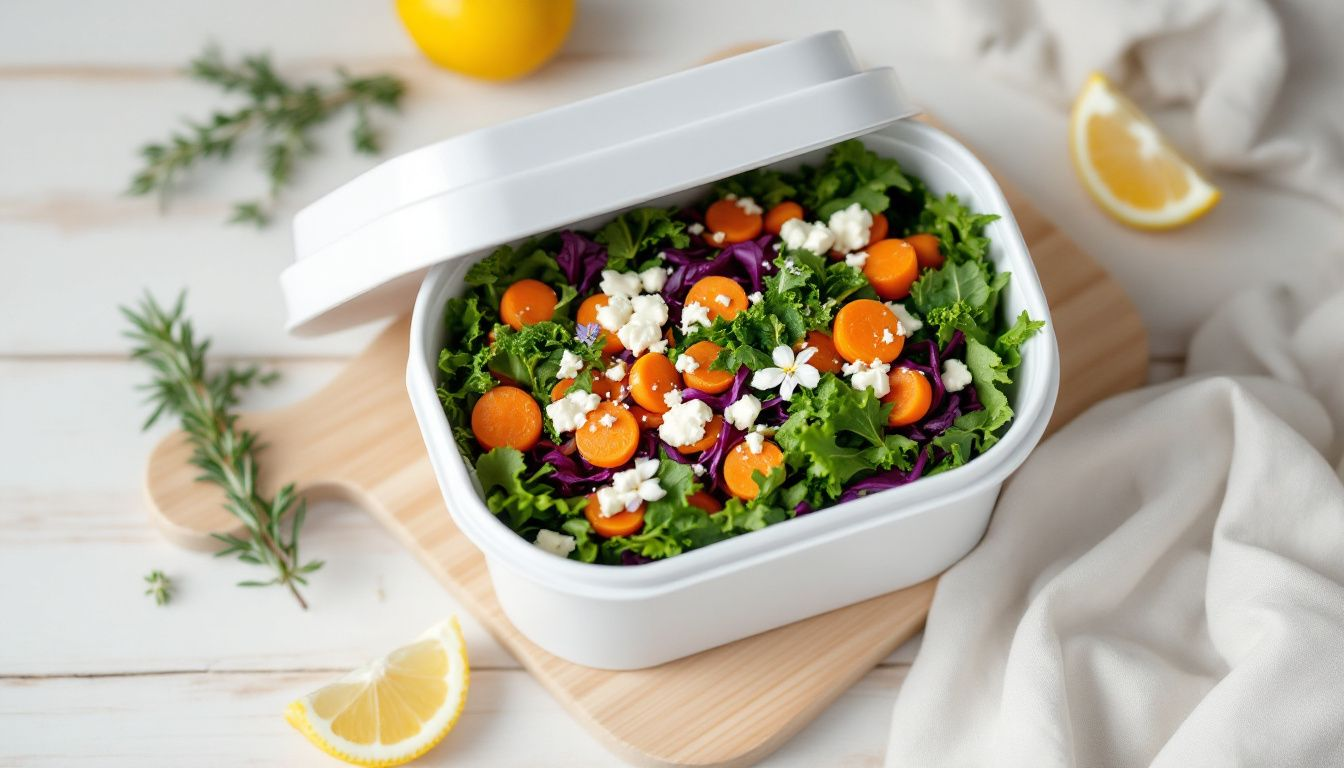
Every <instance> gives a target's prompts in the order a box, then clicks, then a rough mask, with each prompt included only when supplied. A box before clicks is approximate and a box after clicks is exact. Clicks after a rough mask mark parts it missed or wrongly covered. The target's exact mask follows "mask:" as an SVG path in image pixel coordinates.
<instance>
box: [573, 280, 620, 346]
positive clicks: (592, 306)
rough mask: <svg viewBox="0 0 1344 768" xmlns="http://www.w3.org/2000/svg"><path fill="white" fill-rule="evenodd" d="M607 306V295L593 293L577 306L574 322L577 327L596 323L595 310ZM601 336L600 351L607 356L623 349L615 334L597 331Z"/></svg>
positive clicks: (603, 329)
mask: <svg viewBox="0 0 1344 768" xmlns="http://www.w3.org/2000/svg"><path fill="white" fill-rule="evenodd" d="M605 306H607V294H605V293H594V294H593V295H592V296H589V297H588V298H586V299H584V300H583V303H582V304H580V305H579V311H578V312H577V313H575V316H574V318H575V320H577V321H578V323H579V325H590V324H592V323H596V322H597V310H599V309H601V308H603V307H605ZM598 332H599V333H601V334H602V351H603V352H605V353H606V354H608V355H614V354H616V353H617V352H620V351H621V350H622V349H624V348H625V347H624V346H623V345H622V344H621V340H620V339H618V338H616V334H614V333H612V332H611V331H608V330H607V329H606V328H602V329H600V330H599V331H598Z"/></svg>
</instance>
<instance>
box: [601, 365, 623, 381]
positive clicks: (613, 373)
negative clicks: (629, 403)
mask: <svg viewBox="0 0 1344 768" xmlns="http://www.w3.org/2000/svg"><path fill="white" fill-rule="evenodd" d="M605 375H606V377H607V378H608V379H609V380H611V381H621V380H622V379H624V378H625V361H624V360H617V361H616V362H615V363H613V364H612V366H611V367H610V368H608V369H607V372H606V374H605Z"/></svg>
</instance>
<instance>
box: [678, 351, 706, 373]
mask: <svg viewBox="0 0 1344 768" xmlns="http://www.w3.org/2000/svg"><path fill="white" fill-rule="evenodd" d="M673 366H674V367H675V368H676V369H677V370H678V371H680V372H682V373H695V372H696V371H698V370H700V363H699V362H698V361H697V360H696V359H695V358H694V357H691V356H690V355H688V354H686V353H685V352H683V353H681V354H680V355H679V356H678V357H677V362H676V363H674V364H673Z"/></svg>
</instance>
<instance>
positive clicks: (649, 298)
mask: <svg viewBox="0 0 1344 768" xmlns="http://www.w3.org/2000/svg"><path fill="white" fill-rule="evenodd" d="M630 307H631V309H632V310H633V313H632V314H631V316H630V319H631V320H642V321H644V322H646V323H653V324H654V325H663V324H664V323H666V322H667V302H665V301H663V297H662V296H659V295H658V294H656V293H652V294H648V295H646V296H635V297H634V298H632V299H630Z"/></svg>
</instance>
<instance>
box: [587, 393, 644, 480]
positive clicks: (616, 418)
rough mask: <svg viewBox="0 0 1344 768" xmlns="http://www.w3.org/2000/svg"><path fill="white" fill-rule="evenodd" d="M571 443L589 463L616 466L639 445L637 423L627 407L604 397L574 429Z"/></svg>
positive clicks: (627, 458)
mask: <svg viewBox="0 0 1344 768" xmlns="http://www.w3.org/2000/svg"><path fill="white" fill-rule="evenodd" d="M608 416H610V417H611V418H610V419H608V418H607V417H608ZM574 445H576V446H577V447H578V449H579V453H580V454H581V455H582V456H583V458H585V459H587V460H588V461H589V462H590V463H592V464H595V465H597V466H599V467H619V466H621V465H622V464H624V463H625V462H627V461H629V460H630V457H632V456H634V455H635V450H636V449H638V448H639V425H638V424H636V423H635V417H634V416H631V415H630V411H628V410H626V409H624V408H622V407H621V406H619V405H617V404H616V403H613V402H611V401H603V402H601V403H599V404H598V406H597V407H596V408H594V409H593V410H592V411H591V412H590V413H589V414H588V418H587V420H585V421H584V422H583V426H581V427H579V428H578V429H577V430H576V431H575V432H574Z"/></svg>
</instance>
